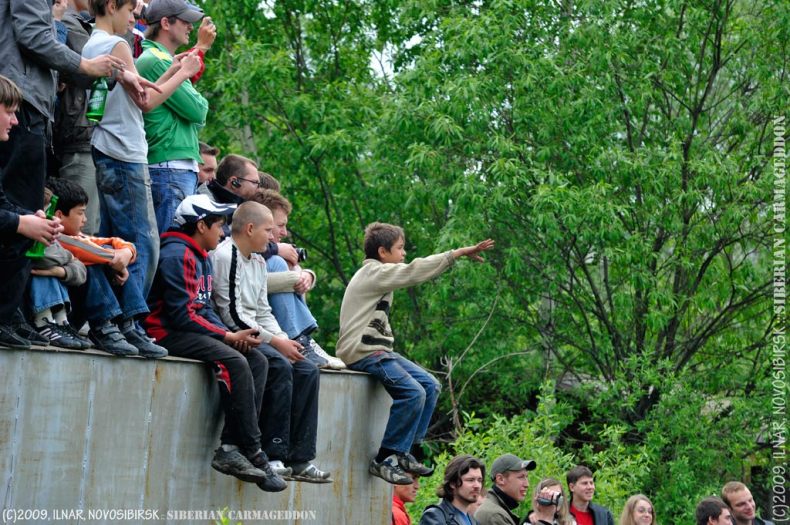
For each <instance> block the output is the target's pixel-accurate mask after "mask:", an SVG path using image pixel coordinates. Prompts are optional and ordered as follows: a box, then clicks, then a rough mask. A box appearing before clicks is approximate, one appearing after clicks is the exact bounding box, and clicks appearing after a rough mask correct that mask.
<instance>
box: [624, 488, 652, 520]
mask: <svg viewBox="0 0 790 525" xmlns="http://www.w3.org/2000/svg"><path fill="white" fill-rule="evenodd" d="M620 525H656V511H655V508H654V507H653V503H652V502H651V501H650V500H649V499H648V498H647V496H645V495H644V494H635V495H633V496H631V497H630V498H628V501H626V502H625V506H624V507H623V513H622V514H621V515H620Z"/></svg>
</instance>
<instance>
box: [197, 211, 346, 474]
mask: <svg viewBox="0 0 790 525" xmlns="http://www.w3.org/2000/svg"><path fill="white" fill-rule="evenodd" d="M273 225H274V222H273V220H272V214H271V211H269V209H268V208H266V207H265V206H263V205H261V204H258V203H257V202H245V203H242V204H240V205H239V208H238V209H237V210H236V212H235V213H234V214H233V226H232V228H231V237H230V238H228V239H225V240H224V241H223V242H222V243H221V244H220V245H219V246H218V247H217V249H216V250H214V251H213V252H212V254H211V262H212V266H213V268H214V274H213V275H214V281H213V294H212V297H213V299H214V303H215V304H216V306H217V310H218V311H219V314H220V318H221V319H222V322H223V323H224V324H225V326H227V327H228V328H229V329H231V330H234V331H239V330H246V329H250V328H252V329H255V330H256V332H258V334H259V337H260V338H261V339H262V340H263V343H261V345H260V346H258V347H257V348H255V349H253V350H251V351H250V352H260V353H261V354H263V355H264V356H265V357H266V359H267V360H268V362H269V372H268V375H267V379H266V389H265V390H264V394H263V405H262V406H263V409H262V410H261V407H258V409H257V411H256V412H257V413H258V414H260V419H259V426H260V429H261V434H262V437H261V446H262V448H263V451H264V452H265V453H266V455H267V456H268V457H269V463H270V465H271V466H272V469H273V470H274V471H275V472H278V473H280V474H282V475H283V476H285V477H286V479H288V478H290V479H293V480H295V481H307V482H311V483H329V482H331V481H332V480H331V479H330V476H329V473H328V472H323V471H321V470H319V469H318V468H317V467H316V466H315V465H314V464H312V460H313V459H315V453H316V437H317V432H318V387H319V373H318V369H317V368H316V366H315V365H314V364H313V363H311V362H310V361H308V360H306V359H305V358H304V357H303V356H302V354H301V353H300V349H301V345H300V344H299V343H298V342H296V341H292V340H291V339H289V338H288V335H287V334H286V333H284V332H283V331H282V330H281V329H280V326H279V325H278V324H277V320H276V319H275V317H274V316H273V315H272V309H271V308H270V307H269V304H268V299H267V294H266V262H265V261H264V259H263V256H262V255H260V252H261V251H262V250H264V249H265V248H266V244H267V243H268V242H269V241H270V240H271V237H272V228H273Z"/></svg>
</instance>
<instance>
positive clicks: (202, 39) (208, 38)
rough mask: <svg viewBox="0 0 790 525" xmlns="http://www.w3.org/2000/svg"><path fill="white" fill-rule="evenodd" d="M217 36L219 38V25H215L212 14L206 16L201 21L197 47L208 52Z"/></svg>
mask: <svg viewBox="0 0 790 525" xmlns="http://www.w3.org/2000/svg"><path fill="white" fill-rule="evenodd" d="M215 38H217V26H215V25H214V22H213V21H212V20H211V17H210V16H204V17H203V21H202V22H201V23H200V29H198V38H197V45H196V46H195V47H196V48H198V49H200V50H201V51H203V52H206V51H208V50H209V49H211V46H212V45H213V44H214V39H215Z"/></svg>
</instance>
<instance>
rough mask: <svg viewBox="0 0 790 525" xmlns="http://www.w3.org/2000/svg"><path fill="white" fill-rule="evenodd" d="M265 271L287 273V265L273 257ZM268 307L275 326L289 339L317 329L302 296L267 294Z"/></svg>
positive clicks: (294, 293)
mask: <svg viewBox="0 0 790 525" xmlns="http://www.w3.org/2000/svg"><path fill="white" fill-rule="evenodd" d="M266 269H267V270H268V271H269V272H271V273H276V272H287V271H288V263H286V262H285V260H284V259H283V258H282V257H280V256H279V255H273V256H271V257H269V259H268V260H267V261H266ZM269 306H271V307H272V314H274V317H275V319H277V324H279V325H280V328H282V330H283V332H285V333H286V334H288V338H289V339H295V338H296V337H298V336H299V335H301V334H303V333H304V334H309V333H310V332H312V331H313V330H315V329H316V328H318V323H317V322H316V320H315V317H313V314H312V313H310V309H309V308H307V304H306V303H305V302H304V296H302V295H299V294H298V293H296V292H282V293H273V294H269Z"/></svg>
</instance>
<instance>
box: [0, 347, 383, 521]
mask: <svg viewBox="0 0 790 525" xmlns="http://www.w3.org/2000/svg"><path fill="white" fill-rule="evenodd" d="M0 378H1V379H0V502H2V507H3V513H4V514H3V516H1V517H0V523H3V522H4V520H5V521H9V518H13V517H26V518H28V519H26V520H24V521H23V522H26V523H27V522H32V521H33V520H32V519H31V518H35V517H36V516H35V515H34V514H33V513H32V511H33V510H34V509H37V510H39V513H38V515H37V516H38V518H39V520H38V522H39V523H54V522H56V520H58V518H61V519H60V520H58V521H57V522H58V523H101V522H106V523H117V522H118V521H114V520H112V519H111V518H113V517H115V518H117V517H123V516H124V515H123V514H119V513H118V511H119V510H123V511H140V510H146V511H148V512H149V514H148V515H143V516H137V517H135V515H134V514H133V513H132V514H131V516H132V519H130V520H126V521H124V523H143V522H145V520H144V519H142V518H144V517H151V516H152V513H153V511H156V512H158V518H159V519H154V520H152V521H149V522H156V523H212V522H213V520H211V519H207V518H210V517H212V516H210V515H208V514H207V513H208V512H209V511H217V510H219V509H222V508H225V507H227V508H228V509H230V510H231V511H234V512H236V513H237V514H236V515H235V516H233V517H235V518H236V520H234V521H233V523H236V521H243V522H244V523H245V524H246V523H264V522H265V523H320V524H327V525H330V524H331V525H335V524H337V525H340V524H349V525H357V524H359V525H362V524H365V525H367V524H386V523H389V522H390V517H389V516H390V497H391V492H390V486H389V485H388V484H387V483H385V482H384V481H382V480H379V479H378V478H373V477H372V476H370V475H369V474H368V472H367V464H368V461H369V459H370V457H371V455H372V454H374V453H375V451H376V449H377V447H378V444H379V440H380V439H381V436H382V434H383V432H384V426H385V424H386V418H387V414H388V411H389V403H390V399H389V397H388V396H387V394H386V392H385V391H384V390H383V388H381V386H380V385H378V384H376V383H375V382H374V381H373V380H372V379H371V378H370V377H368V376H366V375H362V374H357V373H353V372H325V373H322V375H321V395H320V406H319V423H318V458H317V459H316V464H317V465H318V466H319V467H320V468H322V469H324V470H329V471H331V472H332V474H333V478H334V479H335V482H334V483H333V484H331V485H314V484H308V483H289V487H288V489H286V490H285V491H284V492H281V493H278V494H270V493H265V492H262V491H261V490H259V489H258V488H257V487H256V486H255V485H254V484H249V483H243V482H241V481H238V480H236V479H235V478H232V477H229V476H225V475H223V474H220V473H218V472H216V471H214V470H213V469H212V468H211V466H210V461H211V457H212V454H213V450H214V448H216V446H217V444H218V442H219V433H220V424H221V420H222V418H221V413H220V410H219V391H218V389H217V387H216V385H215V383H214V380H213V377H212V375H211V374H210V372H209V371H208V370H207V368H206V367H205V366H204V365H202V364H200V363H197V362H194V361H188V360H183V359H178V358H168V359H165V360H160V361H147V360H144V359H140V358H117V357H113V356H109V355H107V354H104V353H102V352H95V351H87V352H70V351H53V350H31V351H21V350H8V349H4V348H0ZM14 510H15V512H16V515H14ZM22 510H27V511H29V512H28V513H27V515H24V514H19V512H21V511H22ZM44 511H46V513H47V516H46V518H45V517H44ZM58 511H61V512H60V513H58V514H56V513H57V512H58ZM168 511H170V512H171V514H170V516H169V517H168V514H167V513H168ZM173 511H193V514H191V515H190V514H174V513H173ZM195 511H198V512H200V511H203V512H206V514H205V515H201V514H196V513H194V512H195ZM240 511H246V512H247V515H246V516H245V515H243V514H240ZM250 511H253V512H258V511H260V514H258V515H257V516H255V515H253V513H252V512H250ZM264 511H267V512H269V513H270V514H264ZM272 511H299V512H294V513H293V514H291V515H289V514H287V513H280V514H279V515H278V514H277V513H274V514H272V513H271V512H272ZM89 512H91V514H90V515H89ZM102 512H104V514H103V515H102V514H101V513H102ZM97 513H99V514H98V516H99V519H94V520H89V519H88V518H89V517H93V518H96V517H97ZM80 514H81V516H80ZM127 516H129V515H128V514H127ZM255 517H258V518H260V519H254V518H255ZM42 518H43V519H42ZM81 518H82V519H81ZM179 518H180V519H179ZM245 518H246V519H245Z"/></svg>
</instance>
